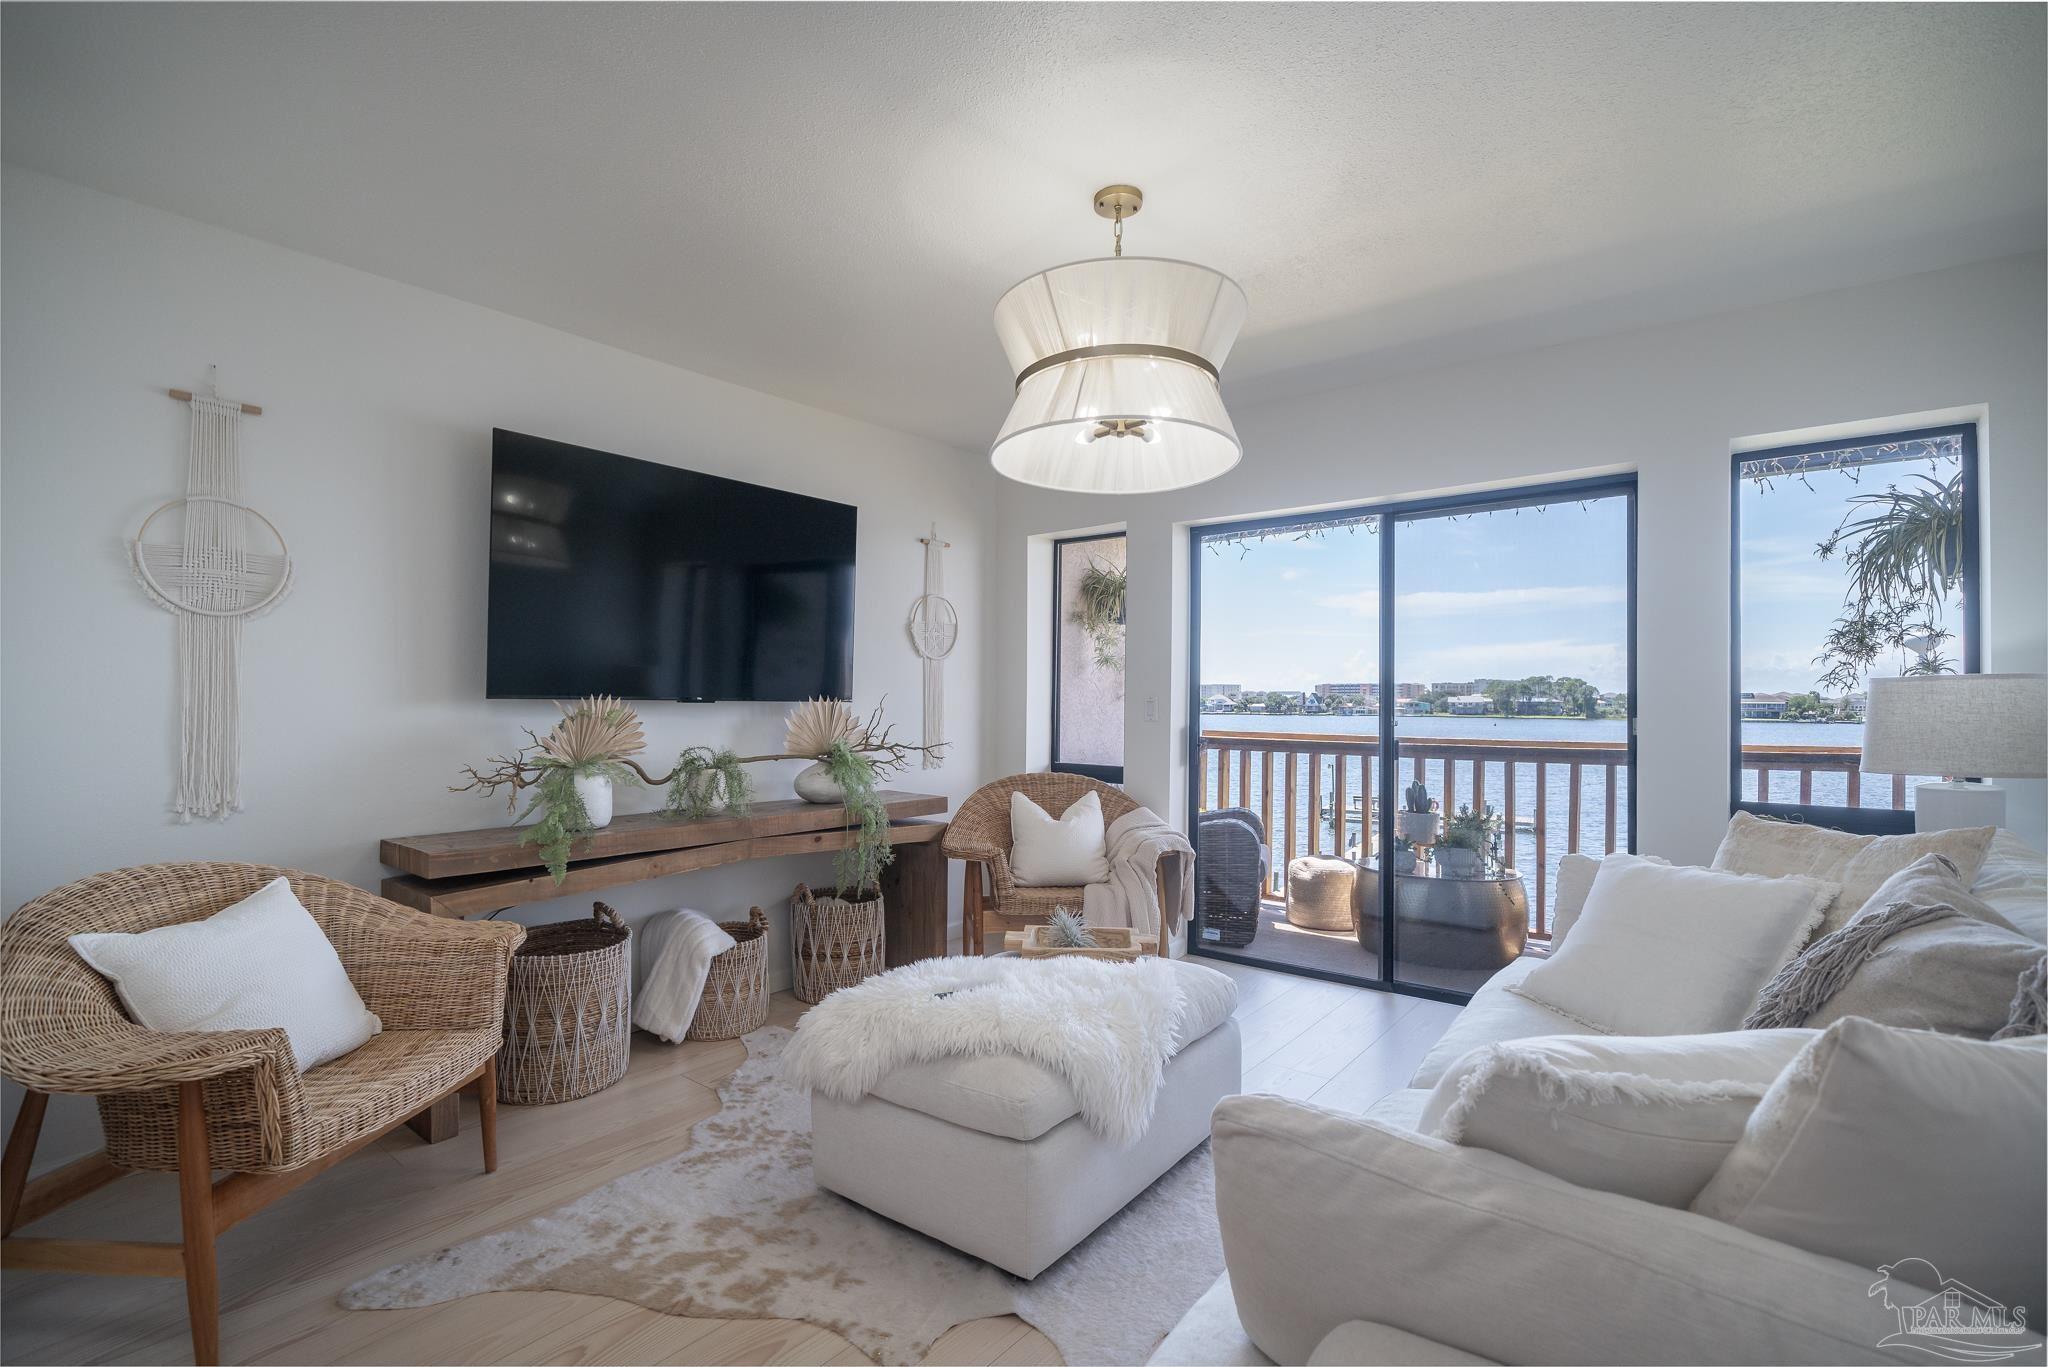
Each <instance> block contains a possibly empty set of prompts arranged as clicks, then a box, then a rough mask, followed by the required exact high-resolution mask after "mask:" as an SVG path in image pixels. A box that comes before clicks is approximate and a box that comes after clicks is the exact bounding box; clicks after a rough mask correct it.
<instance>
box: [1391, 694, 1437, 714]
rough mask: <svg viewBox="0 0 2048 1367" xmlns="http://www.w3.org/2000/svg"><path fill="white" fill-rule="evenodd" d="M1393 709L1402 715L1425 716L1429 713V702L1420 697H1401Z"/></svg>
mask: <svg viewBox="0 0 2048 1367" xmlns="http://www.w3.org/2000/svg"><path fill="white" fill-rule="evenodd" d="M1394 710H1395V711H1396V712H1397V713H1399V714H1400V715H1401V716H1404V717H1426V716H1428V715H1429V704H1428V703H1426V702H1424V701H1422V699H1420V698H1402V699H1401V700H1400V701H1399V702H1398V703H1397V704H1396V705H1395V707H1394Z"/></svg>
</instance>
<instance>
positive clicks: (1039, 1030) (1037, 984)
mask: <svg viewBox="0 0 2048 1367" xmlns="http://www.w3.org/2000/svg"><path fill="white" fill-rule="evenodd" d="M1212 979H1213V980H1216V981H1217V982H1220V984H1221V986H1217V985H1215V983H1212V981H1211V980H1212ZM1191 988H1192V989H1193V991H1194V992H1195V993H1198V994H1200V995H1201V996H1203V997H1211V996H1214V997H1217V998H1218V1000H1216V1001H1208V1000H1193V1001H1191V1000H1190V989H1191ZM1236 988H1237V985H1236V983H1234V982H1233V981H1232V980H1231V979H1230V978H1228V977H1226V976H1225V975H1223V974H1221V973H1212V972H1209V971H1207V970H1198V972H1196V973H1193V974H1187V973H1184V972H1183V971H1180V970H1178V969H1177V968H1176V966H1175V965H1174V964H1173V963H1172V962H1171V961H1169V960H1165V959H1159V958H1144V959H1139V960H1137V961H1136V962H1135V963H1103V962H1101V961H1099V960H1095V959H1082V958H1075V957H1065V958H1055V959H1014V958H990V959H984V958H979V957H973V958H957V959H925V960H922V961H920V962H918V963H914V964H905V965H904V966H903V967H901V968H894V969H891V970H889V971H888V972H887V973H882V974H878V975H876V976H875V977H872V978H869V979H868V980H867V981H865V982H862V983H858V984H856V985H855V986H853V987H847V988H842V989H840V990H839V991H837V992H834V993H833V994H832V995H831V996H829V997H827V998H825V1000H824V1001H822V1002H819V1003H818V1004H817V1005H816V1006H814V1007H812V1008H811V1009H810V1010H809V1011H808V1012H807V1013H805V1015H804V1018H803V1021H802V1022H801V1023H800V1024H799V1025H798V1026H797V1031H796V1038H795V1039H794V1040H792V1041H791V1042H790V1046H789V1051H788V1052H787V1053H786V1054H784V1055H783V1059H782V1066H783V1079H784V1081H786V1082H787V1083H789V1085H791V1086H793V1087H797V1088H801V1089H803V1090H805V1091H813V1092H823V1093H824V1094H825V1095H826V1096H829V1097H832V1098H834V1099H835V1100H839V1101H858V1100H859V1099H860V1098H861V1097H863V1096H865V1095H867V1093H868V1092H869V1091H871V1090H872V1089H873V1087H874V1085H875V1084H876V1083H877V1082H879V1081H881V1080H882V1078H884V1077H886V1076H887V1075H888V1074H890V1073H892V1072H894V1071H895V1070H896V1069H898V1068H902V1067H904V1066H906V1065H908V1064H912V1063H922V1062H925V1061H927V1060H930V1059H936V1058H950V1057H955V1056H959V1055H967V1056H977V1055H988V1054H1016V1055H1020V1056H1021V1057H1024V1058H1027V1059H1030V1060H1031V1061H1033V1062H1034V1063H1037V1064H1040V1065H1041V1066H1043V1067H1045V1068H1047V1069H1049V1070H1051V1071H1052V1072H1053V1073H1055V1074H1056V1075H1058V1076H1059V1077H1061V1078H1063V1079H1065V1080H1066V1082H1067V1085H1068V1086H1070V1087H1072V1088H1073V1089H1074V1096H1075V1099H1076V1100H1078V1101H1079V1102H1080V1105H1081V1118H1082V1119H1083V1120H1084V1121H1085V1122H1086V1123H1087V1125H1088V1127H1089V1128H1090V1129H1092V1130H1094V1131H1095V1132H1096V1133H1097V1134H1099V1135H1101V1136H1102V1137H1103V1138H1104V1139H1105V1140H1107V1141H1109V1142H1110V1143H1112V1144H1115V1145H1117V1146H1118V1147H1120V1148H1127V1147H1129V1146H1130V1145H1132V1144H1135V1143H1136V1142H1137V1141H1138V1140H1139V1138H1140V1137H1142V1136H1143V1135H1144V1133H1145V1126H1146V1124H1147V1123H1148V1122H1149V1121H1150V1120H1151V1118H1152V1103H1153V1101H1154V1100H1155V1099H1156V1098H1157V1096H1158V1094H1159V1084H1160V1078H1161V1075H1162V1073H1163V1072H1164V1066H1165V1062H1166V1060H1167V1059H1168V1058H1170V1057H1171V1056H1172V1055H1173V1053H1174V1051H1176V1050H1177V1049H1179V1048H1180V1046H1181V1044H1182V1043H1183V1041H1182V1039H1181V1036H1180V1030H1181V1026H1182V1023H1183V1022H1184V1021H1187V1022H1191V1023H1192V1024H1193V1025H1195V1026H1199V1029H1196V1030H1195V1031H1194V1033H1195V1035H1196V1037H1197V1038H1199V1037H1200V1035H1202V1034H1206V1033H1207V1032H1208V1030H1209V1029H1210V1028H1212V1027H1213V1026H1214V1025H1215V1024H1216V1022H1217V1021H1219V1020H1220V1019H1221V1018H1222V1016H1225V1015H1228V1014H1229V1013H1230V1009H1231V1007H1232V1005H1234V1004H1235V997H1236ZM1219 1005H1220V1006H1221V1008H1222V1009H1221V1012H1220V1013H1219V1012H1218V1011H1217V1010H1216V1008H1217V1007H1218V1006H1219Z"/></svg>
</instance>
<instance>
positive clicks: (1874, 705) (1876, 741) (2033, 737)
mask: <svg viewBox="0 0 2048 1367" xmlns="http://www.w3.org/2000/svg"><path fill="white" fill-rule="evenodd" d="M1863 768H1864V770H1865V771H1866V772H1869V773H1877V774H1929V775H1940V776H1942V777H1944V778H1949V779H1963V778H1978V779H1984V778H2043V777H2048V676H2044V675H2040V674H1919V675H1912V676H1909V677H1905V678H1897V679H1872V680H1871V681H1870V707H1869V711H1868V714H1867V715H1866V717H1865V719H1864V723H1863ZM1913 793H1914V812H1915V816H1914V824H1915V826H1916V827H1917V828H1918V829H1920V830H1923V831H1929V830H1944V829H1950V828H1954V827H1959V826H2002V825H2004V824H2005V794H2004V791H2003V790H2002V789H2000V788H1998V787H1996V786H1994V785H1989V784H1981V783H1972V784H1965V783H1923V784H1921V785H1919V786H1918V787H1916V788H1915V789H1914V790H1913Z"/></svg>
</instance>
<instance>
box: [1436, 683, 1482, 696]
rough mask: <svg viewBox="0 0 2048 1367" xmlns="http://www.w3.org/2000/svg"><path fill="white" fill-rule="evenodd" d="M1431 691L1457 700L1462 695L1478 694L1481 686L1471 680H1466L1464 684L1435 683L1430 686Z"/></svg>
mask: <svg viewBox="0 0 2048 1367" xmlns="http://www.w3.org/2000/svg"><path fill="white" fill-rule="evenodd" d="M1429 691H1430V692H1432V693H1441V694H1443V695H1444V696H1445V697H1447V698H1455V697H1458V696H1460V695H1468V694H1472V693H1477V692H1478V691H1479V685H1478V684H1476V683H1473V682H1472V681H1471V680H1470V679H1467V680H1465V681H1464V682H1463V683H1433V684H1431V685H1430V686H1429Z"/></svg>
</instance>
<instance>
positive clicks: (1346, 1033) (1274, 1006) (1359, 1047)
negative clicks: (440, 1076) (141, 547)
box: [0, 959, 1456, 1367]
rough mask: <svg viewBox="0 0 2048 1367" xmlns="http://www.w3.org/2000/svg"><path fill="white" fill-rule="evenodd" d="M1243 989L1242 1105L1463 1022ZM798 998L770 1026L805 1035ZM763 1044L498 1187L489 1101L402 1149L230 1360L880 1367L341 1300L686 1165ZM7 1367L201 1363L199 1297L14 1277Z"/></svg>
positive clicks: (941, 1357)
mask: <svg viewBox="0 0 2048 1367" xmlns="http://www.w3.org/2000/svg"><path fill="white" fill-rule="evenodd" d="M1202 962H1204V963H1207V964H1211V965H1213V966H1215V967H1217V968H1219V969H1221V970H1222V971H1223V972H1226V973H1228V974H1230V976H1231V977H1233V978H1235V979H1237V981H1238V986H1239V988H1240V991H1241V999H1240V1002H1239V1005H1238V1012H1237V1014H1238V1020H1239V1025H1240V1028H1241V1029H1242V1031H1243V1033H1244V1047H1245V1057H1244V1064H1245V1090H1246V1091H1248V1092H1251V1091H1265V1092H1279V1093H1282V1094H1284V1095H1288V1096H1293V1097H1299V1098H1303V1099H1313V1100H1315V1101H1316V1102H1317V1103H1318V1104H1320V1105H1327V1106H1332V1107H1337V1108H1342V1109H1363V1108H1364V1107H1366V1106H1369V1105H1371V1104H1372V1103H1373V1102H1374V1101H1376V1100H1378V1099H1379V1098H1380V1097H1381V1096H1383V1095H1385V1094H1386V1093H1387V1092H1390V1091H1393V1090H1395V1089H1397V1088H1399V1087H1400V1086H1401V1085H1402V1084H1403V1083H1404V1082H1405V1081H1406V1079H1407V1077H1408V1075H1409V1073H1411V1072H1412V1071H1413V1070H1414V1068H1415V1065H1416V1064H1417V1063H1418V1062H1419V1061H1420V1060H1421V1057H1422V1055H1423V1054H1424V1053H1426V1052H1427V1051H1428V1049H1429V1047H1430V1045H1431V1044H1433V1043H1435V1041H1436V1039H1437V1037H1438V1036H1439V1035H1441V1034H1442V1033H1443V1031H1444V1028H1445V1027H1446V1026H1447V1025H1448V1024H1449V1023H1450V1020H1451V1018H1452V1017H1453V1016H1454V1015H1456V1008H1454V1007H1449V1006H1444V1005H1441V1004H1439V1003H1436V1002H1429V1001H1422V1000H1419V999H1416V998H1413V997H1394V996H1388V995H1385V994H1383V993H1377V992H1370V991H1366V990H1364V989H1361V988H1353V987H1345V986H1341V985H1339V984H1335V983H1328V982H1322V981H1318V980H1316V979H1312V978H1296V977H1289V976H1287V975H1284V974H1279V973H1273V972H1269V971H1266V970H1264V969H1257V968H1251V967H1247V966H1244V965H1240V964H1234V963H1228V962H1224V961H1220V960H1216V959H1204V960H1202ZM802 1012H803V1006H802V1004H801V1003H799V1002H797V1001H796V1000H795V999H794V998H792V997H789V996H787V995H784V996H781V997H778V998H777V999H776V1001H775V1005H774V1008H773V1011H772V1013H771V1016H770V1019H771V1020H772V1021H774V1022H775V1023H777V1024H782V1025H793V1024H794V1023H795V1022H796V1020H797V1018H798V1017H799V1016H800V1015H801V1014H802ZM745 1057H746V1051H745V1048H744V1046H742V1045H741V1044H739V1043H738V1042H733V1043H727V1044H684V1045H680V1046H670V1045H664V1044H661V1043H658V1042H656V1041H655V1040H653V1039H651V1038H650V1037H648V1036H646V1035H636V1036H635V1037H634V1048H633V1062H632V1066H631V1068H630V1069H629V1071H628V1072H627V1074H626V1077H625V1079H624V1080H623V1081H621V1082H619V1083H618V1084H617V1085H616V1086H613V1087H611V1088H609V1089H607V1090H606V1091H603V1092H600V1093H598V1094H597V1095H595V1096H592V1097H587V1098H585V1099H584V1100H582V1101H579V1102H574V1103H571V1104H569V1105H564V1106H540V1107H520V1106H505V1107H501V1108H499V1112H498V1114H499V1144H498V1149H499V1154H500V1158H501V1166H500V1167H499V1170H498V1171H497V1172H496V1173H495V1174H493V1175H490V1176H485V1175H484V1174H483V1171H482V1165H481V1158H480V1156H479V1154H478V1150H477V1139H476V1112H475V1103H474V1102H473V1101H470V1100H467V1099H465V1103H464V1104H465V1106H466V1107H467V1109H466V1110H465V1112H464V1114H463V1132H462V1134H461V1136H460V1137H458V1138H456V1139H455V1140H452V1141H450V1142H449V1143H446V1144H439V1145H433V1146H428V1145H425V1144H422V1143H421V1142H420V1141H419V1140H418V1139H416V1138H414V1137H413V1135H412V1134H411V1133H410V1132H409V1131H405V1130H401V1131H399V1132H398V1133H397V1134H394V1135H391V1136H388V1137H386V1138H385V1139H384V1140H382V1141H380V1142H379V1143H378V1144H376V1145H373V1146H372V1147H371V1148H369V1149H366V1150H364V1151H363V1152H362V1153H361V1154H359V1155H357V1156H356V1157H354V1158H351V1159H350V1160H348V1161H347V1162H346V1163H343V1164H342V1165H341V1166H339V1167H337V1168H336V1169H334V1170H333V1171H332V1172H329V1173H326V1174H323V1175H322V1176H320V1177H318V1178H315V1179H314V1180H313V1181H312V1182H310V1183H308V1184H307V1185H306V1186H305V1187H302V1188H301V1189H300V1190H298V1191H297V1192H294V1193H293V1194H292V1195H291V1196H289V1197H287V1198H285V1199H284V1200H283V1201H280V1202H279V1203H278V1204H276V1205H274V1206H272V1207H270V1208H269V1209H267V1210H265V1211H263V1212H262V1213H261V1214H259V1215H257V1216H255V1217H254V1218H252V1219H251V1220H249V1221H248V1222H247V1223H246V1224H243V1225H241V1226H239V1227H238V1228H236V1229H235V1230H234V1231H233V1232H231V1233H230V1234H229V1235H228V1236H227V1237H226V1238H225V1239H224V1240H222V1242H221V1248H220V1275H221V1287H222V1299H221V1309H222V1321H221V1340H222V1351H223V1353H224V1354H225V1355H226V1358H227V1360H228V1361H230V1362H275V1363H443V1362H445V1363H497V1362H502V1363H543V1362H575V1363H668V1362H689V1363H862V1362H865V1361H867V1359H866V1358H864V1357H863V1356H862V1355H861V1354H860V1353H858V1352H856V1351H855V1350H854V1349H853V1347H852V1346H851V1345H850V1344H848V1343H847V1342H846V1340H845V1339H843V1338H841V1337H839V1336H838V1335H837V1334H833V1333H830V1332H828V1331H826V1330H823V1329H817V1328H813V1327H811V1326H810V1325H806V1324H800V1323H792V1322H788V1321H774V1320H692V1319H683V1318H680V1317H677V1316H673V1315H664V1314H660V1313H658V1312H656V1311H652V1310H647V1309H643V1308H642V1307H640V1306H637V1305H633V1304H630V1303H628V1302H625V1301H616V1300H612V1299H610V1298H608V1297H603V1296H583V1295H572V1294H569V1293H567V1292H555V1291H506V1292H496V1293H493V1294H491V1295H486V1296H476V1297H471V1298H469V1299H467V1300H461V1301H455V1302H451V1303H450V1304H447V1305H441V1306H432V1307H428V1308H426V1309H421V1310H384V1311H348V1310H343V1309H341V1308H340V1307H339V1306H337V1305H336V1304H335V1297H336V1296H337V1295H338V1294H339V1293H340V1292H341V1290H342V1289H343V1288H344V1287H346V1286H348V1285H349V1284H350V1283H352V1282H354V1281H356V1280H357V1279H359V1278H361V1277H364V1276H366V1275H368V1274H369V1273H371V1272H374V1271H376V1270H377V1269H378V1268H381V1267H384V1266H386V1265H388V1264H390V1263H393V1262H397V1261H399V1260H401V1259H404V1258H408V1257H412V1256H415V1255H417V1254H422V1253H430V1252H432V1251H434V1250H435V1249H438V1248H442V1247H445V1246H446V1245H448V1244H451V1243H456V1242H459V1241H461V1240H464V1239H469V1238H473V1237H475V1236H477V1235H479V1234H485V1233H488V1232H489V1231H491V1230H493V1229H498V1228H501V1227H503V1226H505V1225H508V1224H512V1223H515V1222H517V1221H520V1220H523V1219H526V1218H528V1217H530V1216H533V1215H538V1214H541V1213H543V1212H545V1211H548V1210H551V1209H553V1208H554V1207H556V1206H559V1205H561V1204H563V1203H564V1202H567V1201H570V1200H572V1199H574V1198H575V1197H577V1196H579V1195H581V1194H582V1193H583V1192H585V1191H588V1190H589V1189H591V1188H592V1187H595V1186H598V1185H600V1184H602V1183H604V1182H607V1181H609V1180H611V1179H612V1178H613V1177H617V1176H619V1175H621V1174H623V1173H627V1172H631V1171H633V1170H635V1169H637V1168H641V1167H645V1166H646V1165H648V1164H650V1163H654V1162H658V1161H660V1160H661V1159H664V1158H667V1157H669V1156H670V1155H672V1154H674V1153H676V1152H678V1151H679V1150H681V1149H682V1148H683V1147H684V1146H685V1144H686V1143H687V1139H688V1134H689V1130H690V1127H691V1126H692V1125H694V1124H695V1123H696V1122H697V1121H699V1120H702V1119H703V1118H705V1117H706V1116H709V1115H712V1114H713V1113H715V1112H716V1111H717V1109H718V1094H717V1091H716V1088H717V1086H718V1084H719V1083H720V1082H721V1081H723V1080H724V1079H725V1078H726V1077H727V1076H729V1075H730V1074H731V1072H732V1070H733V1069H735V1068H737V1067H738V1066H739V1064H740V1062H741V1061H742V1060H743V1059H744V1058H745ZM26 1232H29V1233H34V1234H42V1235H53V1236H74V1237H83V1238H127V1239H136V1238H141V1239H170V1240H175V1239H176V1238H177V1237H178V1206H177V1186H176V1179H175V1178H173V1177H171V1176H169V1175H168V1174H155V1173H139V1174H136V1175H133V1176H130V1177H125V1178H123V1179H122V1180H121V1181H119V1182H117V1183H115V1184H114V1185H113V1186H111V1187H108V1188H106V1189H105V1190H103V1191H100V1192H98V1193H95V1194H94V1195H93V1196H91V1197H89V1198H87V1199H86V1200H84V1201H81V1202H79V1203H78V1204H77V1205H75V1206H72V1207H70V1208H68V1209H66V1210H62V1211H59V1212H58V1213H56V1214H55V1215H52V1216H50V1217H48V1218H47V1219H44V1220H42V1221H39V1222H38V1223H37V1224H35V1225H34V1226H31V1227H28V1228H27V1231H26ZM0 1314H4V1318H0V1360H4V1361H5V1362H8V1363H87V1362H92V1363H98V1362H121V1363H173V1362H189V1361H190V1360H191V1344H190V1340H189V1339H188V1338H187V1334H186V1328H185V1307H184V1290H183V1285H182V1283H179V1282H174V1281H158V1280H154V1279H148V1278H116V1277H64V1276H57V1275H55V1274H50V1273H16V1274H10V1275H8V1276H7V1277H6V1278H5V1281H4V1284H0ZM929 1361H931V1362H933V1363H978V1364H1005V1365H1006V1367H1031V1365H1032V1364H1039V1363H1057V1362H1058V1361H1059V1356H1058V1354H1057V1352H1056V1351H1055V1350H1054V1348H1053V1346H1052V1344H1051V1343H1050V1342H1049V1341H1048V1340H1047V1339H1046V1338H1045V1336H1044V1335H1042V1334H1040V1333H1039V1332H1038V1331H1037V1330H1035V1329H1033V1328H1031V1327H1030V1326H1029V1325H1027V1324H1025V1323H1024V1322H1023V1321H1021V1320H1018V1319H1017V1318H1015V1317H1014V1316H1003V1317H1001V1318H998V1319H988V1320H977V1321H974V1322H972V1323H968V1324H962V1325H959V1326H957V1327H955V1328H954V1329H953V1330H951V1331H950V1332H949V1333H947V1335H946V1336H945V1337H944V1338H942V1339H940V1340H939V1342H938V1344H937V1345H936V1346H935V1347H934V1348H933V1350H932V1353H931V1356H930V1358H929Z"/></svg>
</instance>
